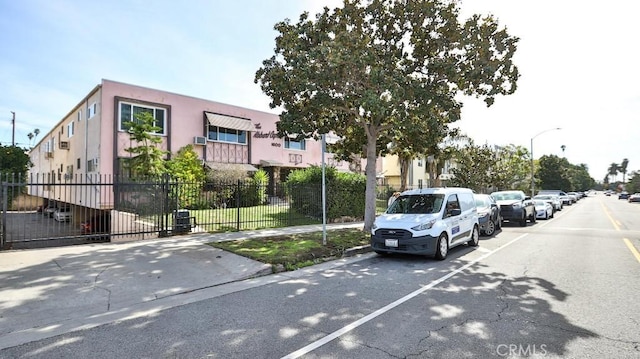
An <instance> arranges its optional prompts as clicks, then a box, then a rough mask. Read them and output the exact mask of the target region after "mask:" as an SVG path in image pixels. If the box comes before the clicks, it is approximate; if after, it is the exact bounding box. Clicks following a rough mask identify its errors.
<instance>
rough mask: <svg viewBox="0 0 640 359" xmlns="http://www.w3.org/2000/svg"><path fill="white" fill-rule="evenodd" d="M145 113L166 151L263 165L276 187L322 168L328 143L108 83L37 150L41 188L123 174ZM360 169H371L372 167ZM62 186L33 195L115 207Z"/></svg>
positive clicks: (190, 101) (248, 112)
mask: <svg viewBox="0 0 640 359" xmlns="http://www.w3.org/2000/svg"><path fill="white" fill-rule="evenodd" d="M140 112H148V113H150V114H152V115H153V117H154V119H155V120H156V121H155V123H154V124H155V126H156V127H158V128H159V130H158V131H157V133H156V135H157V136H158V137H160V138H161V140H162V141H161V143H160V144H159V147H160V148H161V149H162V150H164V151H167V152H168V153H170V154H175V153H176V152H177V151H178V150H179V149H180V148H182V147H184V146H186V145H193V147H194V150H195V151H196V153H197V154H198V157H199V158H200V159H201V160H202V161H203V164H205V165H207V166H209V167H211V168H216V167H217V166H225V167H229V166H234V167H238V168H240V169H243V170H246V171H247V172H252V171H256V170H257V169H259V168H262V169H264V170H265V171H266V172H267V173H268V174H269V179H270V186H273V185H274V184H275V183H278V182H280V181H283V180H284V179H285V178H286V175H287V174H288V173H289V172H290V171H292V170H295V169H300V168H306V167H309V166H311V165H320V164H321V163H322V144H321V142H320V141H316V140H314V139H306V140H302V141H298V140H296V139H295V138H289V137H284V138H281V137H278V135H277V128H276V124H277V122H278V120H279V117H278V115H276V114H272V113H267V112H262V111H257V110H252V109H248V108H244V107H239V106H234V105H229V104H224V103H219V102H214V101H209V100H204V99H199V98H195V97H190V96H186V95H180V94H175V93H171V92H166V91H162V90H156V89H150V88H146V87H141V86H136V85H130V84H125V83H121V82H116V81H111V80H102V81H101V83H100V84H98V85H97V86H95V88H93V89H92V90H91V91H90V92H89V93H88V94H87V95H86V96H85V97H84V98H83V99H82V100H81V101H80V102H79V103H78V104H77V105H76V106H75V107H74V108H73V109H72V110H71V111H70V112H69V113H67V115H66V116H64V118H63V119H62V120H61V121H59V122H58V123H57V124H56V125H55V126H54V127H53V128H52V129H51V131H49V132H48V133H46V134H45V135H44V136H42V137H41V140H40V141H39V142H38V143H37V144H36V145H35V147H34V148H33V149H32V150H31V151H30V158H31V162H32V163H33V165H34V166H33V167H32V168H31V169H30V175H31V177H32V178H36V179H37V182H38V183H64V182H65V181H68V182H70V181H73V180H74V179H76V178H83V180H85V181H98V180H103V179H104V178H105V177H107V178H117V177H118V176H121V175H123V174H124V173H123V172H124V166H123V160H124V159H126V158H127V157H129V156H130V155H131V154H130V153H129V152H127V151H126V149H127V148H130V147H132V146H135V145H136V144H135V143H132V140H131V138H130V135H129V132H128V130H127V127H126V125H125V123H126V122H128V121H133V120H135V115H136V114H137V113H140ZM169 156H170V155H169ZM325 163H326V164H327V165H329V166H334V167H336V168H337V169H338V170H340V171H350V170H353V169H354V166H349V163H348V162H345V161H337V160H334V159H333V156H332V155H331V154H330V153H326V154H325ZM380 165H381V164H380ZM356 167H357V168H364V164H363V165H362V166H356ZM56 188H59V186H46V185H41V186H31V187H30V188H29V191H30V194H32V195H35V196H40V197H43V198H55V199H56V200H59V201H62V202H65V203H69V204H73V205H82V206H86V207H90V208H96V209H110V208H111V207H112V206H113V203H112V202H113V200H112V199H110V198H111V197H109V196H107V195H106V194H102V193H85V194H84V195H83V194H75V195H73V194H61V193H51V192H50V191H54V190H55V189H56ZM96 191H98V190H97V189H96ZM70 192H72V191H70Z"/></svg>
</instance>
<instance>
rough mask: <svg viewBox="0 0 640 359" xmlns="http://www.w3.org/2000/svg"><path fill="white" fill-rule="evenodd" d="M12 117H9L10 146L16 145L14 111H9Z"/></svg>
mask: <svg viewBox="0 0 640 359" xmlns="http://www.w3.org/2000/svg"><path fill="white" fill-rule="evenodd" d="M11 114H12V115H13V117H12V118H11V127H12V129H11V146H15V145H16V113H15V112H13V111H11Z"/></svg>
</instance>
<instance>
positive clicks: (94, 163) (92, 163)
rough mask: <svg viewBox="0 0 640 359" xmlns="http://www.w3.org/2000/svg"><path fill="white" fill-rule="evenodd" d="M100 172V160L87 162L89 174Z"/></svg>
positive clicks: (95, 159)
mask: <svg viewBox="0 0 640 359" xmlns="http://www.w3.org/2000/svg"><path fill="white" fill-rule="evenodd" d="M97 170H98V159H97V158H94V159H91V160H89V161H87V172H95V171H97Z"/></svg>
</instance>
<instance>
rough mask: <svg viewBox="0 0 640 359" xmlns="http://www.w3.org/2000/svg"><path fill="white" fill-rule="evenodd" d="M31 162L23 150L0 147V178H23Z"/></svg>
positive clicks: (14, 147) (15, 147)
mask: <svg viewBox="0 0 640 359" xmlns="http://www.w3.org/2000/svg"><path fill="white" fill-rule="evenodd" d="M30 166H31V160H30V159H29V155H27V153H26V152H25V149H23V148H20V147H18V146H3V145H0V178H5V177H6V176H16V178H20V177H23V176H25V175H26V174H27V171H28V170H29V167H30Z"/></svg>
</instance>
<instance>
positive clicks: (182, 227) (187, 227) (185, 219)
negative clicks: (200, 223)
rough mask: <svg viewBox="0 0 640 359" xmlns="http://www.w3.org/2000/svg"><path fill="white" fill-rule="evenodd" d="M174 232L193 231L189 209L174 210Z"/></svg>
mask: <svg viewBox="0 0 640 359" xmlns="http://www.w3.org/2000/svg"><path fill="white" fill-rule="evenodd" d="M173 232H174V233H189V232H191V216H190V215H189V210H188V209H179V210H176V211H174V212H173Z"/></svg>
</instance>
